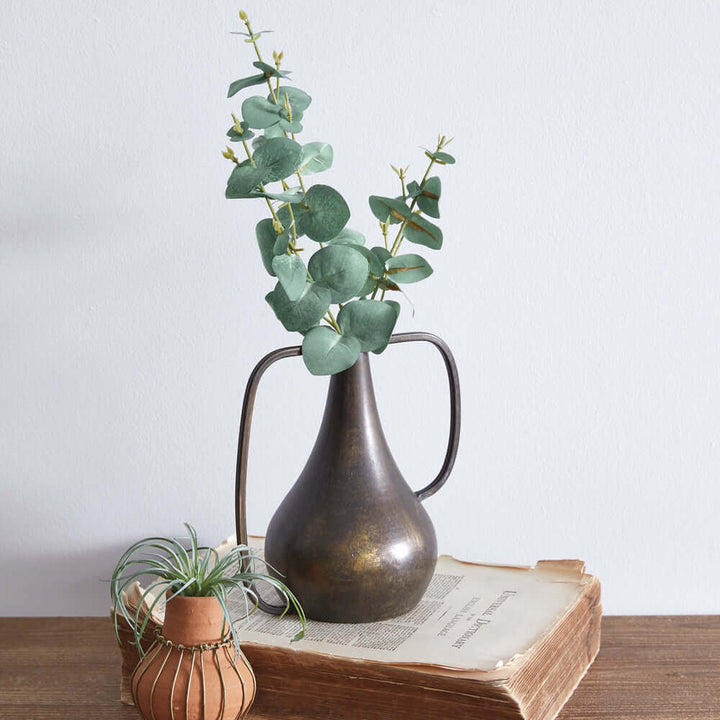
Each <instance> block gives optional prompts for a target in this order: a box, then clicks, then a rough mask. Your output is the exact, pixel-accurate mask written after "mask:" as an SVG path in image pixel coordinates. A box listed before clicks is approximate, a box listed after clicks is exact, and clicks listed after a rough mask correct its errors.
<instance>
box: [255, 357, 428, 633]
mask: <svg viewBox="0 0 720 720" xmlns="http://www.w3.org/2000/svg"><path fill="white" fill-rule="evenodd" d="M265 557H266V559H267V561H268V563H270V565H272V566H273V568H275V569H276V570H277V571H278V572H279V573H280V575H281V576H282V579H283V581H284V582H285V583H286V584H287V585H288V586H289V587H290V589H291V590H292V591H293V592H294V593H295V595H296V596H297V597H298V599H299V600H300V603H301V605H302V606H303V609H304V610H305V612H306V614H307V616H308V617H311V618H314V619H316V620H324V621H327V622H372V621H376V620H381V619H386V618H390V617H395V616H397V615H400V614H402V613H404V612H407V611H409V610H411V609H412V608H413V607H414V606H415V605H416V604H417V603H418V602H419V601H420V599H421V598H422V595H423V593H424V592H425V590H426V588H427V586H428V584H429V582H430V580H431V578H432V574H433V571H434V569H435V563H436V560H437V541H436V538H435V530H434V528H433V525H432V522H431V520H430V517H429V516H428V514H427V512H426V511H425V509H424V508H423V506H422V504H421V503H420V500H419V499H418V497H417V496H416V494H415V493H414V492H413V491H412V490H411V489H410V487H409V486H408V484H407V483H406V482H405V480H404V478H403V476H402V474H401V473H400V470H399V469H398V467H397V465H396V463H395V461H394V460H393V457H392V455H391V453H390V449H389V447H388V444H387V441H386V440H385V436H384V434H383V430H382V427H381V424H380V418H379V416H378V410H377V405H376V402H375V394H374V390H373V384H372V378H371V375H370V365H369V360H368V355H367V353H362V354H361V355H360V357H359V359H358V360H357V362H356V363H355V365H353V366H352V367H351V368H349V369H348V370H345V371H344V372H341V373H338V374H336V375H333V376H332V377H331V378H330V385H329V389H328V397H327V403H326V406H325V412H324V416H323V420H322V424H321V427H320V431H319V434H318V437H317V440H316V442H315V445H314V447H313V450H312V452H311V454H310V457H309V458H308V461H307V463H306V465H305V468H304V469H303V471H302V473H301V475H300V477H299V478H298V480H297V482H296V483H295V485H294V486H293V487H292V488H291V490H290V492H289V493H288V495H287V496H286V497H285V499H284V500H283V502H282V503H281V505H280V507H279V508H278V509H277V511H276V512H275V514H274V516H273V518H272V520H271V521H270V525H269V527H268V530H267V535H266V540H265Z"/></svg>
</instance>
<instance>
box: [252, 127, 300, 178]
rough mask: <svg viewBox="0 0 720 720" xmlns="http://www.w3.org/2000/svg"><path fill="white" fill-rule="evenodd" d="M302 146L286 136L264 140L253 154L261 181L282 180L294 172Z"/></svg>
mask: <svg viewBox="0 0 720 720" xmlns="http://www.w3.org/2000/svg"><path fill="white" fill-rule="evenodd" d="M301 153H302V146H301V145H300V143H296V142H295V141H294V140H290V138H286V137H278V138H272V139H270V140H266V141H265V142H264V143H263V144H262V145H260V147H259V148H258V149H257V150H256V151H255V153H254V154H253V162H254V163H255V165H256V166H257V169H258V171H259V172H262V182H263V183H268V182H276V181H277V180H284V179H285V178H286V177H289V176H290V175H292V174H293V173H294V172H295V168H296V167H297V166H298V162H299V161H300V154H301Z"/></svg>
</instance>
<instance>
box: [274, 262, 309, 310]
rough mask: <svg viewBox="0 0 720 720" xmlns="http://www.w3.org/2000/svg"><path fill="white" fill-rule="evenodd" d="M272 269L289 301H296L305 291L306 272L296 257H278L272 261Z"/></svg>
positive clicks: (303, 264)
mask: <svg viewBox="0 0 720 720" xmlns="http://www.w3.org/2000/svg"><path fill="white" fill-rule="evenodd" d="M272 269H273V270H274V271H275V274H276V275H277V279H278V280H279V281H280V284H281V285H282V286H283V290H285V294H286V295H287V296H288V299H289V300H292V301H293V302H294V301H295V300H297V299H298V298H299V297H300V296H301V295H302V293H303V290H304V289H305V283H306V281H307V270H306V269H305V263H304V262H303V261H302V260H301V259H300V258H299V257H298V256H297V255H278V256H277V257H274V258H273V259H272Z"/></svg>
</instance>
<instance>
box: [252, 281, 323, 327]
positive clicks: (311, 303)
mask: <svg viewBox="0 0 720 720" xmlns="http://www.w3.org/2000/svg"><path fill="white" fill-rule="evenodd" d="M330 299H331V293H330V290H328V289H327V288H326V287H323V286H322V285H319V284H318V283H310V282H307V283H305V287H304V288H303V290H302V292H301V294H300V296H299V297H298V299H297V300H290V298H289V297H288V296H287V293H286V292H285V290H284V289H283V286H282V285H281V284H280V283H278V284H277V285H276V286H275V289H274V290H273V291H272V292H269V293H268V294H267V295H266V296H265V300H266V301H267V303H268V304H269V305H270V307H271V308H272V309H273V311H274V313H275V315H276V316H277V319H278V320H279V321H280V322H281V323H282V324H283V327H284V328H285V329H286V330H290V331H298V332H305V331H306V330H309V329H310V328H312V327H315V326H316V325H317V324H318V323H319V322H320V321H321V320H322V319H323V317H324V316H325V313H326V312H327V311H328V310H329V309H330V302H331V300H330Z"/></svg>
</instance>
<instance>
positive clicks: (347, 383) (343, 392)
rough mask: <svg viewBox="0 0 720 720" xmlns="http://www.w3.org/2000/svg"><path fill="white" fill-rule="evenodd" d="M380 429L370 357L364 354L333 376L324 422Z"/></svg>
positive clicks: (333, 425)
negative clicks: (350, 365)
mask: <svg viewBox="0 0 720 720" xmlns="http://www.w3.org/2000/svg"><path fill="white" fill-rule="evenodd" d="M326 423H327V424H328V425H329V426H330V427H341V428H345V429H346V430H347V429H348V425H349V427H353V426H364V427H365V428H373V427H377V428H378V429H379V428H380V416H379V415H378V409H377V403H376V401H375V389H374V387H373V381H372V375H371V374H370V360H369V358H368V354H367V353H366V352H363V353H360V356H359V357H358V359H357V361H356V362H355V364H354V365H353V366H352V367H350V368H348V369H347V370H344V371H343V372H340V373H337V374H335V375H333V376H332V377H331V378H330V386H329V388H328V396H327V402H326V404H325V415H324V418H323V425H325V424H326Z"/></svg>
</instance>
